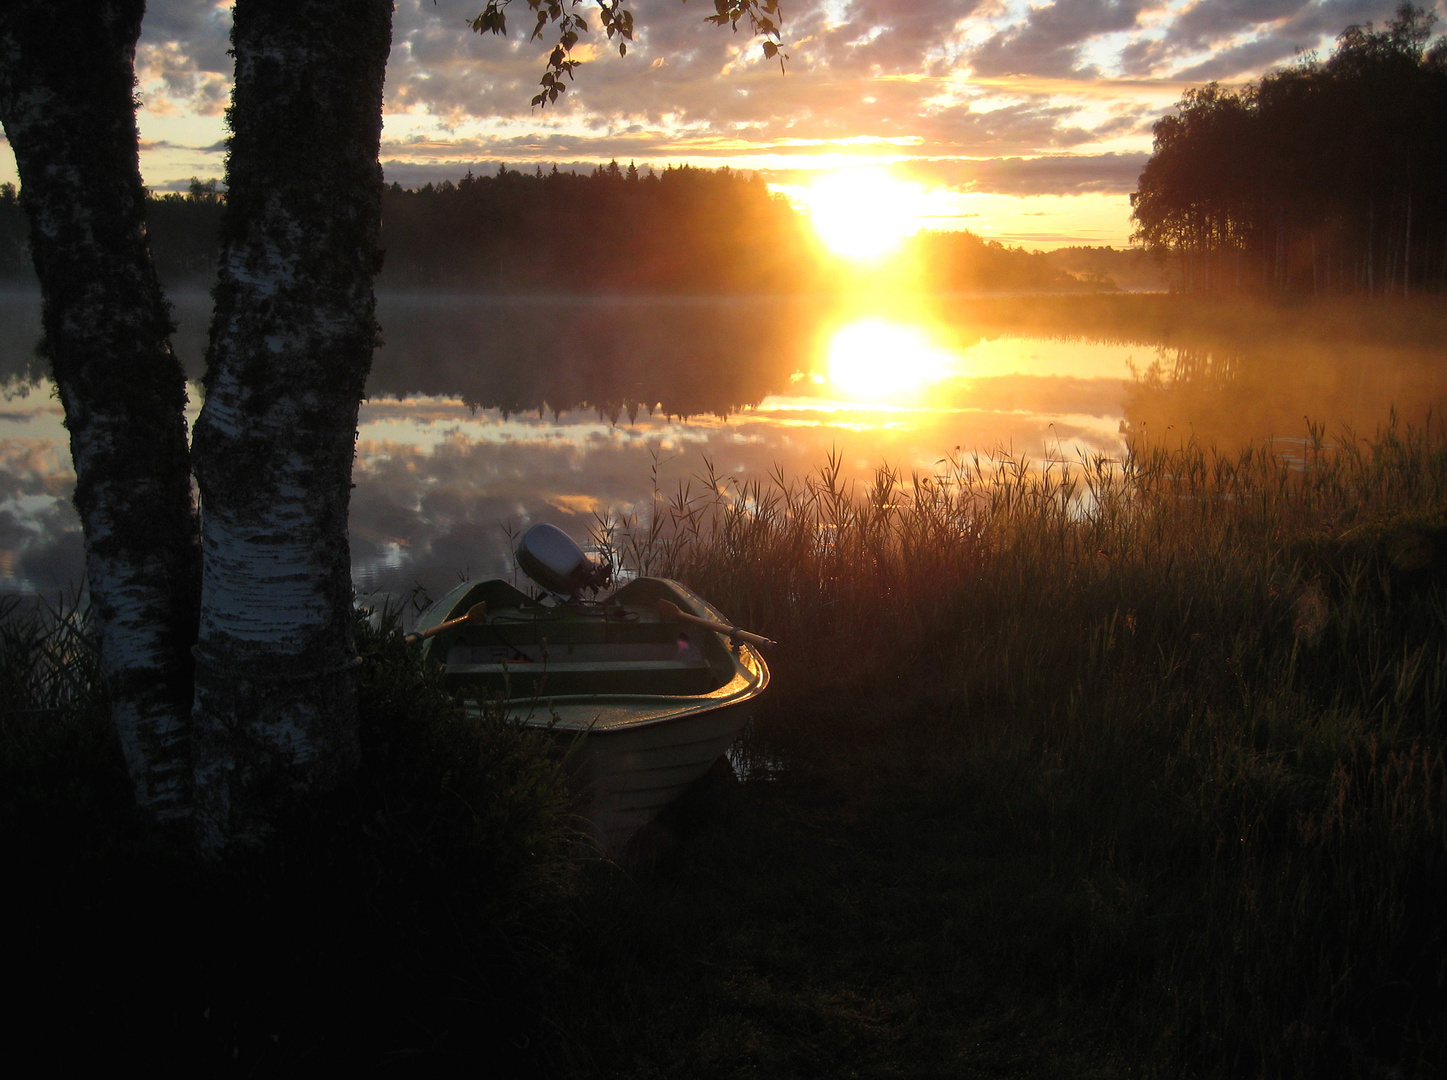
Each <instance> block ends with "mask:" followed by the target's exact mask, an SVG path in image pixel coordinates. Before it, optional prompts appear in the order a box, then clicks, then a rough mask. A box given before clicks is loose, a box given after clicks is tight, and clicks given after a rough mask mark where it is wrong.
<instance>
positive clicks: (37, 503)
mask: <svg viewBox="0 0 1447 1080" xmlns="http://www.w3.org/2000/svg"><path fill="white" fill-rule="evenodd" d="M74 486H75V473H74V471H72V469H71V466H70V455H69V453H68V452H67V448H66V444H65V443H64V442H63V441H61V440H59V439H44V438H36V439H20V438H5V439H0V588H3V589H5V590H6V591H19V592H33V591H36V590H63V589H65V588H67V587H69V586H72V585H75V584H77V583H78V582H79V581H80V580H81V576H82V573H83V567H84V561H83V556H82V554H81V543H80V522H79V520H78V519H77V518H76V516H75V510H74V509H73V508H72V507H71V505H70V494H71V490H72V489H73V488H74Z"/></svg>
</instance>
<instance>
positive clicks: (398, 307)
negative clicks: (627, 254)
mask: <svg viewBox="0 0 1447 1080" xmlns="http://www.w3.org/2000/svg"><path fill="white" fill-rule="evenodd" d="M380 308H381V310H380V316H379V317H380V320H381V322H382V326H383V337H384V338H385V339H386V340H387V342H388V344H387V345H385V346H384V347H383V348H382V349H381V350H380V351H379V352H378V354H377V358H376V362H375V363H374V365H373V368H372V377H371V379H370V381H369V383H368V392H369V393H370V394H372V395H373V396H381V395H385V396H395V397H406V396H409V395H414V394H433V395H446V396H455V397H461V398H462V399H463V400H464V401H466V402H467V403H468V404H469V405H471V406H473V407H476V408H493V409H498V410H500V411H501V412H502V413H503V414H504V415H505V416H506V415H509V414H512V413H523V412H543V411H551V412H553V413H565V412H572V411H577V410H581V409H592V410H596V411H597V412H598V413H599V415H601V416H604V417H607V418H608V419H611V420H614V421H617V420H619V419H621V418H622V417H624V416H628V417H630V418H631V417H633V416H636V415H637V414H638V413H640V412H653V411H655V410H661V411H662V412H664V413H666V414H669V415H677V416H694V415H706V414H714V415H720V416H726V415H728V414H730V413H734V412H737V411H738V410H740V409H741V408H744V407H746V406H749V405H755V404H757V403H758V402H759V401H761V400H762V399H763V398H764V397H766V396H767V395H768V394H770V393H773V392H776V391H778V390H781V389H783V388H784V387H786V386H787V385H788V382H789V376H790V375H791V374H792V373H793V372H794V371H795V370H796V368H797V366H798V362H799V357H801V356H802V355H804V353H805V351H806V346H807V344H808V343H809V342H810V341H811V340H812V339H811V335H812V333H813V332H814V331H813V324H814V321H815V320H814V319H813V317H810V316H808V315H806V313H805V309H804V307H803V305H802V304H800V303H798V302H791V301H785V300H778V301H769V300H727V299H710V300H676V299H671V300H640V299H625V298H578V297H541V298H533V299H524V300H518V299H506V300H501V299H477V300H468V301H459V300H458V299H456V298H447V297H429V296H420V295H412V296H391V297H383V298H382V302H381V305H380Z"/></svg>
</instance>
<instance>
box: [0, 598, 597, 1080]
mask: <svg viewBox="0 0 1447 1080" xmlns="http://www.w3.org/2000/svg"><path fill="white" fill-rule="evenodd" d="M8 615H9V616H10V618H9V619H8V620H7V621H6V622H5V623H4V624H3V625H4V630H3V632H0V647H3V649H4V652H3V654H0V679H3V680H4V681H3V682H0V701H3V702H5V705H4V706H3V707H0V856H3V858H4V863H5V865H6V867H7V880H8V888H7V891H8V892H9V893H10V897H9V900H10V903H9V904H8V905H7V906H8V907H9V909H10V914H11V919H12V926H13V927H14V928H16V930H15V932H14V934H13V936H12V939H11V945H10V947H9V948H8V949H7V956H6V967H7V971H8V972H9V973H10V974H11V976H12V978H13V980H14V983H15V985H17V986H23V987H25V993H24V995H23V1000H22V1001H21V1002H20V1003H19V1004H18V1005H16V1006H15V1007H14V1008H13V1010H12V1014H11V1018H10V1019H11V1027H10V1031H11V1032H12V1033H13V1034H12V1044H13V1045H14V1046H15V1047H16V1052H17V1055H21V1052H22V1051H23V1056H24V1057H25V1058H27V1059H30V1060H38V1059H41V1058H43V1059H44V1060H48V1061H76V1062H81V1063H91V1062H95V1061H98V1060H105V1061H108V1062H109V1061H115V1060H127V1061H131V1062H135V1063H138V1064H141V1065H146V1066H150V1067H151V1068H153V1069H155V1068H158V1069H161V1070H163V1071H166V1072H169V1071H171V1070H177V1071H180V1070H183V1069H184V1070H185V1071H187V1072H193V1071H201V1072H205V1073H206V1074H220V1075H230V1074H237V1075H244V1076H254V1075H277V1074H292V1073H302V1072H314V1071H315V1070H316V1069H317V1068H319V1067H321V1066H324V1065H325V1066H331V1067H342V1068H346V1069H370V1068H379V1067H386V1068H388V1069H390V1070H392V1071H394V1072H396V1071H398V1070H401V1071H403V1072H407V1071H409V1070H411V1071H415V1072H418V1073H422V1074H427V1075H433V1074H435V1073H437V1072H439V1071H449V1070H460V1069H463V1068H471V1067H472V1065H473V1063H475V1062H477V1061H479V1060H486V1061H488V1062H491V1063H492V1064H493V1065H494V1066H495V1067H497V1068H499V1069H501V1070H503V1071H504V1072H505V1073H506V1074H508V1075H528V1074H531V1073H534V1072H536V1071H537V1069H538V1068H539V1058H538V1054H537V1047H538V1046H539V1045H540V1044H541V1043H542V1041H543V1035H544V1034H545V1032H546V1028H545V1025H546V1017H547V1010H546V1009H545V1008H544V1007H543V1002H544V1000H545V995H546V994H547V993H548V992H549V991H551V989H552V987H553V986H554V985H556V983H557V982H558V981H559V980H560V979H561V978H562V973H561V970H560V967H559V965H560V964H561V956H560V954H559V953H558V951H557V950H558V948H559V946H560V945H561V943H562V935H561V933H560V927H561V926H564V925H567V924H569V922H570V920H571V918H572V915H571V912H572V904H573V900H574V896H575V894H576V884H575V881H576V878H577V867H576V865H575V863H574V861H573V857H572V852H573V847H574V832H573V830H572V828H571V819H570V817H569V816H568V812H567V811H568V808H569V800H570V796H569V795H568V794H567V791H566V789H565V787H564V784H563V780H562V773H561V771H560V763H559V761H558V760H557V758H556V755H555V754H553V753H552V751H551V749H550V748H549V746H548V745H547V743H546V742H545V741H544V740H542V739H541V738H540V737H539V736H537V735H534V734H532V733H529V732H527V731H524V730H522V729H519V728H517V727H515V726H513V725H510V724H507V723H505V722H504V721H502V719H501V718H500V716H496V715H493V716H484V717H483V718H482V719H481V721H470V720H468V719H466V718H465V717H464V716H463V713H462V711H461V709H460V707H459V706H458V705H457V703H455V702H454V701H452V699H451V698H450V697H449V696H448V695H447V693H446V692H445V691H444V690H443V689H442V688H441V684H440V681H439V680H438V678H437V677H436V673H435V672H428V671H424V670H423V669H422V668H421V663H420V659H419V657H418V654H417V650H415V649H413V648H410V647H408V646H406V645H404V643H403V641H402V635H401V630H400V627H399V625H398V622H397V619H396V618H395V613H386V614H384V615H383V617H382V619H381V620H380V623H381V624H380V626H377V627H374V626H373V625H371V624H370V623H369V622H367V621H361V622H359V624H358V628H357V629H358V644H359V648H360V649H361V651H362V653H363V655H364V656H365V657H366V658H367V659H368V661H369V662H368V663H367V664H366V665H364V668H363V674H362V676H361V678H360V683H361V685H360V687H359V690H360V700H361V702H362V703H363V709H362V718H361V719H362V740H363V764H362V769H361V772H360V773H359V774H358V775H357V776H356V777H355V778H354V780H353V782H352V783H351V784H350V785H348V786H347V787H346V788H345V789H343V790H340V791H337V792H333V793H330V794H328V795H326V796H323V797H318V798H313V799H311V800H308V801H307V802H305V803H303V804H299V805H297V806H294V807H291V808H289V817H288V818H286V819H284V820H282V821H279V822H278V823H277V825H278V828H277V834H276V835H277V842H276V843H275V844H274V845H273V847H272V848H271V849H270V850H269V851H267V852H266V853H265V855H264V856H261V857H255V858H251V859H241V860H235V861H233V862H232V863H230V864H228V865H225V866H207V865H201V864H198V863H197V862H196V861H195V860H194V859H192V858H191V856H190V853H189V852H188V851H187V850H185V849H184V848H178V847H177V846H176V845H175V844H174V843H173V842H172V841H171V840H170V838H168V837H165V836H160V835H157V834H156V833H155V832H154V831H152V830H151V829H149V828H147V826H146V825H145V823H144V822H142V821H140V820H138V818H137V815H136V814H135V812H134V810H133V808H132V806H131V802H130V793H129V790H128V783H127V780H126V777H125V773H124V766H123V764H122V763H121V760H120V751H119V747H118V745H116V744H115V741H114V737H113V735H112V734H111V733H110V731H109V730H108V727H107V725H106V723H105V713H104V708H103V701H101V700H100V695H99V693H98V689H97V687H96V684H95V682H94V679H93V675H94V649H93V646H92V643H91V642H90V641H89V639H88V630H87V628H86V626H85V622H84V618H83V617H82V616H81V615H79V614H77V613H76V612H75V611H74V610H70V609H67V610H66V611H64V612H60V613H49V614H47V613H44V612H32V613H30V614H23V613H21V612H18V611H16V610H11V611H10V612H8ZM72 676H75V678H72ZM26 688H30V689H31V691H32V692H31V693H30V694H29V696H26ZM82 690H84V691H85V692H84V693H82V692H81V691H82ZM11 703H14V704H15V705H17V706H18V707H17V708H12V707H11Z"/></svg>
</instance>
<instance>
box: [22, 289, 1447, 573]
mask: <svg viewBox="0 0 1447 1080" xmlns="http://www.w3.org/2000/svg"><path fill="white" fill-rule="evenodd" d="M3 299H4V298H3V297H0V314H3V310H4V303H3ZM759 310H760V309H758V307H757V306H756V305H749V304H742V303H734V302H730V303H713V302H708V303H692V304H670V303H662V302H658V303H635V304H619V305H614V304H611V303H604V302H596V303H591V304H589V305H584V310H583V312H582V315H583V319H582V321H583V323H584V324H586V327H587V328H588V330H589V331H590V332H592V333H594V334H595V339H593V340H592V342H591V344H589V340H588V337H587V334H586V333H584V332H583V330H582V329H581V328H580V326H579V325H578V324H569V323H567V322H565V321H560V320H558V319H557V318H556V316H555V313H554V312H553V311H552V308H551V307H550V306H549V305H547V304H542V303H534V304H526V303H524V304H521V305H518V304H515V303H504V302H501V301H490V302H487V303H483V304H476V303H470V302H463V301H457V302H446V303H444V302H441V301H436V302H433V301H428V302H426V303H423V302H422V301H420V300H409V301H408V302H407V303H405V304H402V303H399V302H397V301H395V299H394V301H393V302H392V308H391V309H390V310H389V312H388V313H387V317H386V319H385V320H384V321H386V322H387V323H388V326H389V331H390V333H389V337H390V339H391V341H392V344H389V346H388V347H387V348H386V349H384V350H382V351H381V352H380V353H379V356H378V367H377V370H376V372H375V375H376V378H374V381H373V383H372V384H371V386H372V392H373V393H374V394H377V395H380V394H382V393H397V394H403V395H407V394H410V395H411V396H402V397H382V396H375V397H373V398H372V399H370V400H368V401H367V402H365V403H363V405H362V409H361V413H360V416H359V422H358V442H357V458H356V470H355V477H354V479H355V482H356V488H355V490H354V491H353V493H352V512H351V543H352V554H353V567H354V577H355V579H356V582H357V584H358V587H359V588H360V589H362V590H364V591H374V590H386V591H397V592H400V591H405V590H406V589H407V588H408V587H410V586H411V585H412V584H413V583H422V584H424V585H426V587H427V588H428V589H429V590H431V591H432V592H433V594H434V595H435V594H436V593H437V592H438V591H439V590H441V589H445V588H446V587H448V586H449V585H450V584H451V583H452V582H453V581H454V580H455V578H456V576H457V575H458V574H471V575H479V574H499V573H506V572H509V571H510V559H509V555H510V547H511V543H510V540H509V535H508V532H507V530H508V529H512V530H513V532H514V534H516V533H517V532H518V531H520V530H522V529H523V528H525V527H527V526H528V525H530V524H532V523H533V522H535V521H537V520H548V521H551V522H553V523H555V524H557V525H559V526H561V527H562V528H564V529H565V530H566V531H568V532H569V533H570V534H571V535H573V536H574V537H575V538H577V539H579V540H583V539H585V538H586V536H587V534H588V531H589V527H590V526H591V525H592V524H593V522H594V521H595V518H596V517H597V516H598V515H610V514H611V515H615V516H619V515H629V514H637V515H639V516H641V517H646V515H647V514H648V513H650V512H651V510H652V505H653V498H654V495H653V486H652V485H653V484H654V482H655V476H656V483H657V485H658V489H659V495H660V497H661V498H663V499H667V498H669V497H671V496H673V495H674V494H675V493H676V492H677V491H678V490H679V488H680V487H683V488H684V489H688V486H689V484H690V483H691V484H692V487H691V491H692V492H693V493H694V494H695V495H697V494H698V493H699V492H700V491H701V490H703V487H704V485H702V484H701V483H700V482H699V481H698V480H697V479H696V477H697V475H698V474H700V473H702V472H703V471H704V461H705V459H708V460H709V461H710V462H711V463H712V469H713V471H714V473H715V474H716V475H726V476H731V477H737V478H740V479H752V478H758V479H767V478H768V477H769V476H771V475H772V474H773V473H774V472H775V471H776V469H777V471H779V472H782V473H783V474H784V475H785V476H786V477H791V478H796V479H797V478H802V477H803V476H805V475H807V474H808V473H810V472H814V471H817V470H818V469H819V468H820V466H821V465H822V464H823V462H824V461H825V459H826V457H827V456H828V455H829V454H830V453H831V452H836V453H837V454H838V456H839V458H840V460H842V461H843V462H844V463H845V466H846V473H847V475H849V476H851V477H853V478H856V479H865V478H867V477H868V476H869V475H870V474H871V473H872V472H873V470H874V469H875V468H877V467H878V466H879V465H881V464H884V463H888V464H889V465H891V466H893V467H896V468H898V469H899V470H900V471H901V472H902V473H903V474H904V475H906V476H907V475H908V474H909V473H910V472H912V471H913V472H919V473H922V474H930V473H933V472H934V471H935V470H936V468H937V467H938V466H939V463H940V461H941V459H942V458H945V457H947V456H948V455H951V454H954V453H956V451H957V450H958V453H959V454H960V455H965V456H968V455H970V454H971V453H972V452H973V451H975V450H979V451H981V452H982V453H988V452H989V451H991V450H994V449H1002V450H1005V451H1008V452H1009V453H1011V454H1012V455H1014V456H1016V457H1021V456H1023V457H1028V458H1029V459H1030V460H1031V461H1032V462H1034V463H1036V464H1037V465H1039V464H1043V463H1044V462H1045V461H1046V460H1048V459H1053V460H1062V459H1063V460H1065V461H1067V462H1070V461H1074V460H1076V459H1077V458H1078V456H1079V455H1081V454H1090V453H1102V452H1103V453H1106V454H1108V455H1110V456H1111V457H1116V456H1118V454H1119V452H1120V450H1121V448H1122V436H1121V431H1122V430H1126V431H1132V432H1137V433H1138V432H1139V431H1140V430H1141V429H1142V426H1143V425H1145V426H1148V428H1149V431H1150V432H1152V433H1156V432H1164V431H1166V430H1167V426H1168V425H1174V427H1172V428H1171V430H1172V432H1173V433H1175V432H1187V433H1190V432H1194V433H1196V434H1198V435H1201V436H1206V435H1212V436H1219V437H1222V438H1223V439H1224V438H1225V437H1228V436H1229V437H1237V436H1238V435H1239V438H1242V439H1259V438H1261V437H1264V436H1266V435H1270V434H1282V433H1286V434H1290V435H1299V434H1300V432H1301V425H1302V421H1301V416H1302V414H1303V413H1307V414H1310V415H1313V416H1314V417H1320V418H1322V419H1324V420H1326V421H1327V422H1328V423H1329V424H1334V423H1340V422H1341V420H1342V419H1344V418H1354V419H1356V421H1357V422H1358V425H1359V428H1360V429H1362V430H1369V429H1370V426H1371V425H1372V424H1374V423H1376V422H1379V420H1380V419H1381V418H1382V417H1383V416H1385V415H1386V410H1387V408H1388V407H1389V406H1390V405H1392V404H1396V405H1397V406H1399V408H1400V407H1403V406H1404V404H1413V403H1415V404H1417V405H1421V404H1422V403H1426V402H1431V401H1435V400H1440V399H1441V397H1442V392H1441V391H1442V384H1443V381H1444V378H1447V376H1444V374H1443V373H1444V371H1447V366H1444V365H1443V364H1442V363H1441V355H1440V350H1438V351H1437V352H1434V353H1433V354H1432V355H1431V356H1430V357H1421V358H1417V359H1415V360H1414V359H1412V357H1411V356H1410V355H1407V354H1388V353H1384V352H1383V351H1382V350H1379V349H1373V348H1370V347H1362V346H1356V345H1353V344H1352V343H1350V342H1348V343H1344V344H1343V345H1342V347H1341V350H1340V352H1339V353H1338V352H1323V353H1322V354H1321V355H1319V356H1314V355H1311V354H1309V353H1301V354H1300V355H1298V354H1297V353H1291V354H1289V355H1288V354H1286V353H1281V354H1280V355H1278V354H1276V353H1272V354H1271V355H1263V356H1257V355H1256V354H1255V353H1252V354H1251V355H1250V357H1249V358H1248V356H1247V355H1246V354H1245V353H1242V354H1240V355H1238V354H1236V353H1225V352H1221V351H1219V350H1217V351H1210V350H1196V351H1191V350H1187V349H1170V350H1163V349H1162V350H1157V349H1156V348H1155V346H1142V345H1140V344H1138V343H1137V344H1135V345H1131V346H1126V345H1111V344H1102V343H1099V342H1088V341H1069V340H1064V339H1051V340H1043V339H1030V338H1022V337H1006V336H1001V337H995V338H989V339H984V338H982V337H981V335H980V334H979V333H978V332H974V331H970V330H969V329H968V327H965V328H964V329H960V328H958V327H956V328H954V329H953V330H952V329H951V328H950V327H949V326H945V327H944V328H943V329H941V330H940V335H939V340H940V341H941V342H945V341H948V342H949V346H948V347H949V349H950V351H951V352H952V353H953V355H954V357H955V359H954V360H952V361H951V364H950V370H949V371H948V372H946V373H945V374H944V375H943V376H942V377H941V378H939V379H938V380H937V381H935V382H933V383H931V384H930V385H928V386H927V387H924V388H922V389H921V391H920V392H919V393H918V394H916V395H913V396H912V397H911V398H910V399H909V400H907V401H902V400H898V399H896V400H894V401H890V402H885V403H875V402H869V401H864V400H846V399H845V394H844V392H843V391H841V390H840V388H838V387H836V386H831V385H829V384H828V383H827V381H820V382H816V381H814V380H812V379H810V378H808V377H800V378H798V379H790V378H789V374H790V373H792V372H796V371H808V370H811V368H812V367H813V366H814V365H813V360H814V359H817V357H816V356H815V353H817V352H818V350H819V347H820V343H821V342H826V341H827V340H828V333H827V331H828V328H829V326H828V324H829V320H828V319H822V321H821V317H820V316H817V315H816V316H812V317H811V318H801V319H799V320H798V321H797V322H792V321H791V318H790V313H789V312H788V311H786V310H785V309H784V307H782V306H781V307H779V308H778V310H772V311H771V320H766V321H764V322H761V321H760V320H758V319H756V318H755V317H754V316H756V315H757V314H758V311H759ZM519 312H521V315H519ZM665 315H667V317H664V316H665ZM183 318H189V316H183ZM811 320H812V321H811ZM192 321H193V322H194V321H195V320H194V319H193V320H192ZM770 322H772V324H774V325H783V326H785V327H786V328H787V329H788V333H785V334H782V335H781V334H779V333H775V332H773V331H772V330H770V329H768V326H769V324H770ZM198 325H201V324H200V323H198ZM962 325H963V324H962ZM955 330H958V332H957V333H956V332H955ZM947 331H948V332H947ZM538 342H541V343H542V344H541V345H539V344H538ZM12 352H13V353H14V355H9V356H8V360H9V362H10V364H9V366H10V369H11V370H12V372H15V371H17V370H18V369H20V368H21V367H23V362H24V360H25V357H24V356H23V355H21V352H19V351H15V350H12ZM555 356H556V357H560V359H554V357H555ZM6 360H7V354H5V352H4V348H3V347H0V366H3V365H4V361H6ZM545 361H546V362H545ZM890 361H891V357H889V356H881V357H880V358H879V362H880V364H882V365H888V364H889V363H890ZM3 373H4V372H3V371H0V374H3ZM1278 376H1279V377H1278ZM21 389H22V384H21V383H20V382H18V381H15V380H12V382H11V384H10V386H9V388H8V390H7V389H0V396H3V397H4V401H3V402H0V590H3V591H13V590H18V589H34V588H39V589H41V590H49V589H51V588H58V587H64V586H65V585H67V584H70V585H74V584H75V583H77V582H79V581H80V579H81V576H82V570H83V561H82V553H81V544H80V531H79V525H78V522H77V521H76V518H75V514H74V511H73V510H72V508H71V506H70V502H69V500H70V493H71V488H72V486H73V484H74V476H73V474H72V472H71V468H70V462H69V455H68V453H67V441H66V439H67V437H66V432H65V429H64V427H63V425H62V422H61V413H60V407H59V404H58V402H56V400H55V398H54V396H53V394H52V393H51V388H50V386H49V383H48V382H45V381H44V380H42V381H40V382H39V383H37V384H32V389H30V391H29V393H28V394H26V393H21V392H20V391H21ZM865 390H868V387H866V388H865ZM544 391H546V393H544ZM860 396H861V397H865V398H867V397H868V396H870V395H869V394H868V393H865V392H861V395H860ZM876 396H884V395H876ZM192 398H193V403H194V402H195V401H197V400H199V394H198V393H196V392H194V391H193V394H192ZM550 399H556V401H557V402H559V403H562V404H561V407H562V408H563V409H564V411H562V412H561V413H560V414H557V413H554V412H553V411H552V404H551V400H550ZM648 400H652V401H655V402H658V401H662V402H664V403H665V406H666V407H664V408H660V409H658V410H656V411H655V412H653V413H650V412H649V410H648V408H646V407H643V406H641V405H638V402H639V401H648ZM540 402H541V403H542V404H543V407H542V412H541V415H540V414H539V403H540ZM588 402H609V403H612V404H605V405H604V406H603V407H602V408H601V409H600V408H598V407H597V406H595V405H589V404H587V403H588ZM628 402H633V403H634V404H633V406H630V405H628V404H627V403H628ZM745 402H753V403H755V404H754V405H753V406H752V407H748V406H747V405H742V404H740V403H745ZM619 403H621V404H619ZM494 404H498V405H506V406H507V407H506V408H505V409H503V408H490V407H483V406H484V405H494ZM635 406H636V407H635ZM714 408H717V409H718V410H719V411H721V412H726V413H729V414H730V415H728V416H727V418H721V417H720V416H718V415H716V414H713V413H710V412H708V410H710V409H714ZM193 410H194V404H193ZM670 410H672V412H673V414H674V415H668V413H669V411H670ZM690 411H691V412H694V413H695V415H694V416H692V417H691V418H689V419H687V420H682V419H679V417H678V415H677V413H679V412H690ZM699 411H702V412H703V415H697V414H698V412H699ZM193 415H194V414H193Z"/></svg>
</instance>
